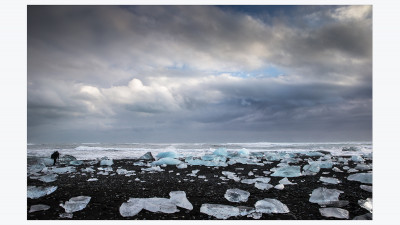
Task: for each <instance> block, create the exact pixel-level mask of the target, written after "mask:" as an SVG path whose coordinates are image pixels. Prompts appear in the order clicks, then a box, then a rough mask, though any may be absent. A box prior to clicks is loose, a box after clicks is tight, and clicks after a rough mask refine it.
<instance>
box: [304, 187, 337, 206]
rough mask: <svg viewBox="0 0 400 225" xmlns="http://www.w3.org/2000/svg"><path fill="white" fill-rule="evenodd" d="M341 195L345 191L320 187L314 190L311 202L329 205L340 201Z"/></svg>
mask: <svg viewBox="0 0 400 225" xmlns="http://www.w3.org/2000/svg"><path fill="white" fill-rule="evenodd" d="M341 193H343V191H339V190H336V189H328V188H325V187H320V188H317V189H314V190H313V192H312V194H311V197H310V199H309V201H310V202H312V203H318V204H319V205H328V204H331V203H332V202H337V201H339V195H340V194H341Z"/></svg>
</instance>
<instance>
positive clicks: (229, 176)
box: [222, 171, 240, 182]
mask: <svg viewBox="0 0 400 225" xmlns="http://www.w3.org/2000/svg"><path fill="white" fill-rule="evenodd" d="M222 174H223V175H225V176H226V177H227V178H228V179H231V180H234V181H236V182H239V181H240V178H239V177H238V176H236V174H235V173H234V172H229V171H222Z"/></svg>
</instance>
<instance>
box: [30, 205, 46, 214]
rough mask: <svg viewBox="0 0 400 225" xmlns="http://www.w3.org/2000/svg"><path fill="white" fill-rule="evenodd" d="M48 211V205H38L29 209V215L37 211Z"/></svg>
mask: <svg viewBox="0 0 400 225" xmlns="http://www.w3.org/2000/svg"><path fill="white" fill-rule="evenodd" d="M48 209H50V206H48V205H43V204H38V205H32V206H31V208H30V209H29V213H33V212H37V211H44V210H48Z"/></svg>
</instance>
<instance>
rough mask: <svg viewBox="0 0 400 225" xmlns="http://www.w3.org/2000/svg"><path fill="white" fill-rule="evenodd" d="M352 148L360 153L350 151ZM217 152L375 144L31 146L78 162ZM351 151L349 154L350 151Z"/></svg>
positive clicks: (366, 151)
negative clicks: (75, 159) (105, 158)
mask: <svg viewBox="0 0 400 225" xmlns="http://www.w3.org/2000/svg"><path fill="white" fill-rule="evenodd" d="M349 148H352V149H356V151H348V150H347V149H349ZM217 149H224V151H225V150H226V151H227V152H241V151H242V152H246V153H247V152H248V153H254V152H277V151H278V152H295V153H297V152H300V153H302V152H303V153H306V152H309V151H328V152H330V154H331V155H334V156H338V155H349V156H352V155H371V154H372V143H371V142H337V143H272V142H254V143H119V144H110V143H71V144H39V143H28V144H27V156H28V157H50V155H51V153H52V152H54V151H58V152H59V153H60V154H61V156H62V155H73V156H74V157H76V158H77V159H78V160H93V159H99V158H102V157H108V158H111V159H134V158H138V157H140V156H142V155H144V154H145V153H146V152H151V153H152V155H153V156H156V155H157V154H159V153H161V152H167V151H169V152H176V153H177V154H178V155H179V156H184V157H187V156H193V157H201V156H204V155H207V154H212V153H213V152H214V151H215V150H217ZM346 150H347V151H346Z"/></svg>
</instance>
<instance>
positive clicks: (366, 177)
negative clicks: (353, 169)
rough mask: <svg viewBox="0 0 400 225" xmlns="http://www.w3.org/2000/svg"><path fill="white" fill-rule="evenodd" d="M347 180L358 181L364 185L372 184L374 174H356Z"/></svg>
mask: <svg viewBox="0 0 400 225" xmlns="http://www.w3.org/2000/svg"><path fill="white" fill-rule="evenodd" d="M347 180H352V181H358V182H361V183H364V184H372V173H356V174H352V175H350V176H348V177H347Z"/></svg>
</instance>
